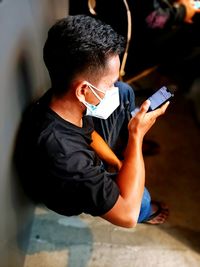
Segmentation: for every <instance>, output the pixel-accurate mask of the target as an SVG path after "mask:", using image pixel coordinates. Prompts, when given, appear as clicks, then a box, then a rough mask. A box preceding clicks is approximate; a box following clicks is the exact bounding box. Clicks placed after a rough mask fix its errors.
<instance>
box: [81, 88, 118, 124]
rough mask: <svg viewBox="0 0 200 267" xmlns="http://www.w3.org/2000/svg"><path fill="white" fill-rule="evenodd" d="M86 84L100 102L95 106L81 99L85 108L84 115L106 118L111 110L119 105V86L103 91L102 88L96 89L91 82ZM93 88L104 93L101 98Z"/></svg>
mask: <svg viewBox="0 0 200 267" xmlns="http://www.w3.org/2000/svg"><path fill="white" fill-rule="evenodd" d="M88 86H89V88H90V89H91V91H92V92H93V94H94V95H95V96H96V97H97V98H98V99H99V100H100V103H99V104H98V105H97V106H95V105H92V104H90V103H88V102H86V101H82V103H83V104H84V105H85V106H86V108H87V111H86V115H87V116H93V117H97V118H100V119H104V120H106V119H107V118H108V117H109V116H110V115H111V114H112V113H113V111H114V110H115V109H116V108H117V107H118V106H119V88H118V87H113V88H112V89H110V90H107V91H106V92H103V91H102V90H100V89H97V88H96V87H94V86H93V85H91V84H88ZM93 88H94V89H95V90H97V91H99V92H102V93H104V94H105V96H104V98H103V99H102V98H101V97H100V96H99V95H98V94H97V93H96V92H95V91H94V89H93Z"/></svg>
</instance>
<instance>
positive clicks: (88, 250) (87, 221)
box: [24, 76, 200, 267]
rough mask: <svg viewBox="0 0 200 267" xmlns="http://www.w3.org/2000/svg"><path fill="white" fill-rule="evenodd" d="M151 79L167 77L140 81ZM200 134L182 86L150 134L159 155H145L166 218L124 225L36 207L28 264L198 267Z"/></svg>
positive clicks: (44, 266) (148, 174)
mask: <svg viewBox="0 0 200 267" xmlns="http://www.w3.org/2000/svg"><path fill="white" fill-rule="evenodd" d="M152 77H153V78H152ZM150 82H151V86H152V84H153V86H154V85H155V86H159V85H158V84H159V83H160V84H161V83H163V80H162V81H161V80H159V79H157V78H156V76H151V79H150V81H148V82H146V80H144V81H143V84H142V85H143V86H147V85H148V86H149V85H150ZM140 85H141V84H140ZM137 86H138V84H137ZM199 137H200V128H199V125H198V124H197V122H196V121H195V119H194V114H193V106H192V104H191V102H190V100H189V99H188V97H187V95H186V94H183V93H182V92H181V91H178V92H177V93H176V97H175V98H174V101H173V102H172V103H171V104H170V107H169V108H168V110H167V112H166V114H165V115H164V116H163V117H161V118H159V119H158V120H157V122H156V124H155V125H154V126H153V128H152V129H151V130H150V132H149V133H148V135H147V137H146V138H148V139H151V140H155V141H156V142H158V143H159V144H160V146H161V151H160V153H159V154H158V155H154V156H148V157H145V164H146V186H147V188H148V189H149V191H150V192H151V195H152V198H153V199H156V200H162V201H165V202H166V203H167V204H168V205H169V207H170V217H169V219H168V221H167V222H166V223H165V224H164V225H161V226H151V225H145V224H140V225H138V226H137V227H136V228H134V229H124V228H121V227H116V226H113V225H111V224H110V223H108V222H106V221H104V220H102V219H101V218H93V217H91V216H88V215H81V216H79V217H70V218H66V217H63V216H60V215H57V214H55V213H53V212H51V211H48V210H46V209H43V208H39V207H38V208H36V212H35V220H34V222H33V227H32V232H31V239H30V244H29V248H28V252H27V256H26V260H25V264H24V267H35V266H37V267H143V266H148V267H151V266H152V267H177V266H180V267H191V266H192V267H199V266H200V216H199V212H200V206H199V202H200V138H199Z"/></svg>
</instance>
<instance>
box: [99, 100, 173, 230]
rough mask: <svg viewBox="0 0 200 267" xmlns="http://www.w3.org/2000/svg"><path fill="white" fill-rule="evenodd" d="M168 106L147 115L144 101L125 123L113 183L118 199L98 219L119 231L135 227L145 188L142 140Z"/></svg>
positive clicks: (147, 104) (147, 106) (146, 103)
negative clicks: (120, 158) (123, 142)
mask: <svg viewBox="0 0 200 267" xmlns="http://www.w3.org/2000/svg"><path fill="white" fill-rule="evenodd" d="M168 104H169V103H168V102H167V103H166V104H165V105H163V106H162V107H161V108H159V109H157V110H155V111H152V112H148V113H147V110H148V108H149V101H148V100H147V101H145V102H144V103H143V105H142V106H141V109H140V111H139V112H138V113H137V114H136V116H135V117H134V118H132V119H131V120H130V122H129V125H128V129H129V140H128V145H127V148H126V151H125V158H124V161H123V165H122V167H121V169H120V171H119V173H118V176H117V179H116V183H117V184H118V186H119V191H120V195H119V197H118V200H117V202H116V203H115V205H114V206H113V208H112V209H111V210H109V211H108V212H107V213H106V214H104V215H103V216H102V218H104V219H106V220H108V221H109V222H111V223H113V224H115V225H119V226H122V227H134V226H136V224H137V220H138V216H139V212H140V206H141V201H142V196H143V192H144V184H145V167H144V159H143V155H142V142H143V137H144V135H145V134H146V133H147V131H148V130H149V129H150V128H151V127H152V125H153V124H154V123H155V121H156V119H157V117H158V116H160V115H162V114H163V113H164V112H165V110H166V108H167V106H168Z"/></svg>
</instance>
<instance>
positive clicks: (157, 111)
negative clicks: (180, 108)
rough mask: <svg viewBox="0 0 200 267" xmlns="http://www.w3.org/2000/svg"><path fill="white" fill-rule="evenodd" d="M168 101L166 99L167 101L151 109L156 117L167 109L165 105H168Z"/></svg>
mask: <svg viewBox="0 0 200 267" xmlns="http://www.w3.org/2000/svg"><path fill="white" fill-rule="evenodd" d="M169 103H170V102H169V101H167V102H166V103H165V104H164V105H162V106H161V107H160V108H158V109H156V110H154V111H152V113H154V115H155V116H156V117H158V116H160V115H162V114H164V113H165V111H166V109H167V107H168V106H169Z"/></svg>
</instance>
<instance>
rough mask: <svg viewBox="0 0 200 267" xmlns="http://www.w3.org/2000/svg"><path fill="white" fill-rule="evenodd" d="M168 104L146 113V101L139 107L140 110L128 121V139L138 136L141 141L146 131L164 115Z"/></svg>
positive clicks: (147, 104)
mask: <svg viewBox="0 0 200 267" xmlns="http://www.w3.org/2000/svg"><path fill="white" fill-rule="evenodd" d="M168 105H169V102H167V103H165V104H164V105H163V106H162V107H160V108H158V109H156V110H154V111H151V112H147V111H148V109H149V106H150V101H149V100H146V101H145V102H144V103H143V104H142V105H141V107H140V110H139V111H138V112H137V114H136V115H135V116H134V117H133V118H132V119H131V120H130V122H129V124H128V129H129V137H130V136H131V135H133V136H135V135H138V136H139V137H140V138H141V141H142V139H143V137H144V135H145V134H146V133H147V132H148V130H149V129H150V128H151V127H152V125H153V124H154V123H155V121H156V119H157V118H158V117H159V116H161V115H162V114H164V113H165V111H166V109H167V107H168Z"/></svg>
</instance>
